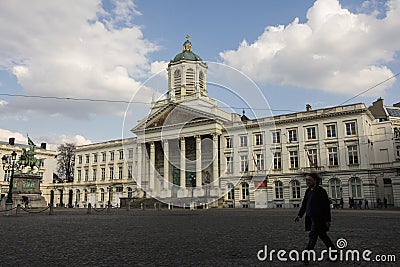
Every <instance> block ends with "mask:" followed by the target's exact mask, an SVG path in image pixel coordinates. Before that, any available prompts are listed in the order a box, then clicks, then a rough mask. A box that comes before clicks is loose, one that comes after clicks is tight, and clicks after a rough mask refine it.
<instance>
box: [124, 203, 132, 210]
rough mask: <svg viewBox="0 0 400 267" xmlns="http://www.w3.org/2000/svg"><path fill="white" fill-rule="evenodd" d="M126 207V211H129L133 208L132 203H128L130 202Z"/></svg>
mask: <svg viewBox="0 0 400 267" xmlns="http://www.w3.org/2000/svg"><path fill="white" fill-rule="evenodd" d="M125 208H126V211H129V210H130V209H131V203H128V204H127V205H126V206H125Z"/></svg>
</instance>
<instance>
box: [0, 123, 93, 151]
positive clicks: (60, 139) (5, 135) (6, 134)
mask: <svg viewBox="0 0 400 267" xmlns="http://www.w3.org/2000/svg"><path fill="white" fill-rule="evenodd" d="M11 137H14V138H15V143H18V144H28V138H27V137H26V135H24V134H22V133H19V132H12V131H9V130H6V129H1V128H0V141H4V142H8V139H9V138H11ZM30 137H31V136H30ZM31 138H32V141H33V142H34V143H35V144H36V145H37V146H39V145H40V144H41V143H46V144H47V147H46V148H47V149H48V150H53V151H56V150H57V147H58V146H59V145H60V144H65V143H73V144H75V145H76V146H82V145H89V144H92V141H91V140H88V139H86V138H85V137H84V136H82V135H79V134H77V135H74V136H67V135H65V134H62V135H58V136H56V135H54V136H44V137H35V138H33V137H31Z"/></svg>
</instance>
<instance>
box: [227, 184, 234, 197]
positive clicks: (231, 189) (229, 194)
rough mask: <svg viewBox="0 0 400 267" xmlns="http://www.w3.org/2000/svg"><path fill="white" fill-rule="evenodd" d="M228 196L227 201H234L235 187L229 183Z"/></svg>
mask: <svg viewBox="0 0 400 267" xmlns="http://www.w3.org/2000/svg"><path fill="white" fill-rule="evenodd" d="M227 186H228V194H227V197H228V199H229V200H233V199H235V187H234V185H233V184H231V183H229V184H228V185H227Z"/></svg>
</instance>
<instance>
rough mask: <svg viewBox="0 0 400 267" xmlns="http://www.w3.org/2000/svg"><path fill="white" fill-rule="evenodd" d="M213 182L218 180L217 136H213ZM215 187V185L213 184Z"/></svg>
mask: <svg viewBox="0 0 400 267" xmlns="http://www.w3.org/2000/svg"><path fill="white" fill-rule="evenodd" d="M213 157H214V158H213V182H215V181H216V180H217V178H218V134H217V133H214V134H213ZM214 185H215V184H214Z"/></svg>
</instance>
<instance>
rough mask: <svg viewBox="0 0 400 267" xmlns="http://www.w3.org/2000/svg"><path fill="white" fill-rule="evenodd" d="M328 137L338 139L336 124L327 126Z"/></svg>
mask: <svg viewBox="0 0 400 267" xmlns="http://www.w3.org/2000/svg"><path fill="white" fill-rule="evenodd" d="M326 137H327V138H333V137H336V125H335V124H330V125H326Z"/></svg>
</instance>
